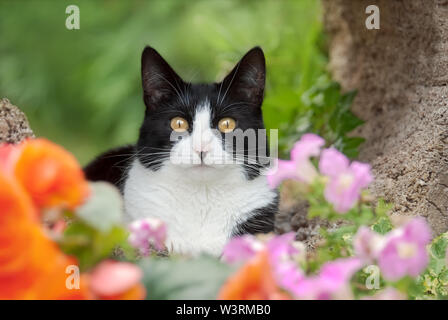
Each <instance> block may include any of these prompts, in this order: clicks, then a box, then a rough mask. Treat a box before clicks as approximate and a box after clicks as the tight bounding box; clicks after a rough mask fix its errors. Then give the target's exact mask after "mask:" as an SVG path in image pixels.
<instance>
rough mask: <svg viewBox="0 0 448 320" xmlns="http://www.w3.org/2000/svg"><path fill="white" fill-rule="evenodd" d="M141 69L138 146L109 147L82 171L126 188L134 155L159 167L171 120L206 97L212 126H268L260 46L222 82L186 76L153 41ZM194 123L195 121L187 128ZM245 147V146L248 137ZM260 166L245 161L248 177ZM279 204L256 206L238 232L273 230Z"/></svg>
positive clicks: (152, 167) (186, 115)
mask: <svg viewBox="0 0 448 320" xmlns="http://www.w3.org/2000/svg"><path fill="white" fill-rule="evenodd" d="M141 74H142V85H143V100H144V102H145V105H146V110H145V117H144V120H143V124H142V125H141V127H140V135H139V139H138V141H137V143H136V145H135V146H126V147H122V148H117V149H114V150H110V151H108V152H106V153H104V154H102V155H100V156H99V157H98V158H96V159H95V160H94V161H92V162H91V163H90V164H89V165H87V166H86V167H85V169H84V171H85V174H86V176H87V178H88V179H89V180H91V181H99V180H101V181H108V182H110V183H113V184H114V185H116V186H118V187H119V188H120V189H121V190H122V183H123V181H124V180H126V170H127V168H128V166H129V165H130V163H131V162H132V161H133V159H134V158H135V157H137V158H139V160H140V162H141V163H142V164H143V165H144V166H146V167H147V168H148V170H158V169H159V168H160V167H161V166H162V165H163V161H164V160H166V156H164V155H161V152H160V151H162V150H168V151H169V150H170V149H171V147H172V145H173V144H174V143H173V142H171V141H170V134H171V132H172V129H171V128H170V120H171V119H172V118H174V117H178V116H180V117H182V118H185V119H186V120H187V121H188V122H189V123H191V122H192V120H193V117H194V115H195V112H196V108H197V107H198V105H199V104H200V103H201V102H203V101H204V99H205V98H207V100H208V102H209V103H210V107H211V111H212V115H211V119H212V120H211V121H212V123H211V127H216V126H217V123H218V121H219V119H222V118H224V117H231V118H233V119H235V120H236V122H237V128H239V129H242V130H246V129H249V128H251V129H255V130H257V129H263V128H264V123H263V117H262V111H261V104H262V102H263V95H264V85H265V60H264V54H263V51H262V50H261V49H260V48H259V47H255V48H253V49H252V50H250V51H249V52H248V53H247V54H246V55H245V56H244V57H243V58H242V59H241V61H240V62H239V63H238V64H237V65H236V66H235V68H234V69H233V70H232V71H231V72H230V73H229V75H228V76H226V77H225V79H224V80H223V81H222V82H220V83H212V84H192V83H186V82H184V81H183V80H182V79H181V78H180V77H179V76H178V75H177V74H176V73H175V72H174V70H173V69H172V68H171V67H170V66H169V65H168V63H167V62H166V61H165V60H164V59H163V58H162V57H161V56H160V55H159V53H157V51H155V50H154V49H153V48H151V47H146V48H145V50H144V51H143V54H142V69H141ZM191 128H192V126H190V128H189V130H191ZM222 135H223V136H224V134H222ZM257 139H258V138H257ZM223 141H224V140H223ZM266 141H267V140H266ZM245 148H246V149H247V143H246V145H245ZM265 148H266V150H265ZM261 149H263V154H264V155H266V156H268V155H269V154H268V151H267V143H262V145H258V141H257V150H261ZM246 151H247V150H246ZM235 152H237V150H235ZM245 154H246V153H244V155H245ZM240 156H241V154H240ZM262 167H264V165H263V164H261V163H259V162H257V163H256V164H255V165H254V164H252V165H244V169H245V171H246V174H247V179H253V178H255V177H257V176H259V174H260V172H259V170H260V169H261V168H262ZM277 207H278V199H277V200H276V201H275V203H271V204H270V205H268V206H266V207H265V208H259V209H257V210H256V211H257V212H254V215H253V218H251V219H249V220H247V221H246V222H245V223H243V224H241V225H240V226H239V227H238V228H237V230H235V232H234V233H235V234H244V233H259V232H269V231H272V230H273V226H274V214H275V212H276V211H277Z"/></svg>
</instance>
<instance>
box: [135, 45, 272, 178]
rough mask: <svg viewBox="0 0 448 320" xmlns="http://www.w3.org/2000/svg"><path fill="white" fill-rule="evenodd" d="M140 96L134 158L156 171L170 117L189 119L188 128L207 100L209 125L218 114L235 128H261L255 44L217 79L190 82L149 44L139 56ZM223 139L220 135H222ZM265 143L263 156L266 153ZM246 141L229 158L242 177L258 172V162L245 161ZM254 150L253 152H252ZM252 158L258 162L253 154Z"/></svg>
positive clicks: (259, 55)
mask: <svg viewBox="0 0 448 320" xmlns="http://www.w3.org/2000/svg"><path fill="white" fill-rule="evenodd" d="M141 73H142V86H143V100H144V102H145V105H146V111H145V118H144V121H143V124H142V126H141V128H140V135H139V139H138V142H137V146H136V151H137V156H138V158H139V160H140V162H141V163H142V164H143V165H144V166H145V167H147V168H148V169H151V170H158V169H160V167H161V166H162V164H163V162H164V161H165V160H167V159H169V156H170V151H171V148H172V147H173V145H174V142H172V141H170V135H171V132H172V129H171V127H170V121H171V119H172V118H174V117H182V118H184V119H186V120H187V121H188V122H189V131H190V132H191V130H192V128H193V124H192V121H193V119H194V116H195V114H196V111H197V109H198V108H200V107H201V105H202V104H203V103H204V102H205V101H208V102H209V104H210V109H211V127H212V128H217V126H218V121H219V120H220V119H222V118H224V117H231V118H233V119H235V120H236V123H237V128H239V129H241V130H243V131H245V130H247V129H254V130H256V131H257V130H258V129H264V124H263V116H262V111H261V105H262V102H263V94H264V85H265V77H266V70H265V59H264V54H263V51H262V50H261V49H260V48H259V47H255V48H253V49H251V50H250V51H249V52H248V53H246V55H245V56H244V57H243V58H242V59H241V60H240V61H239V62H238V64H237V65H236V66H235V67H234V68H233V70H232V71H231V72H230V73H229V74H228V75H227V76H226V77H225V78H224V80H223V81H222V82H220V83H212V84H192V83H186V82H184V81H183V80H182V79H181V78H180V77H179V76H178V75H177V74H176V72H175V71H174V70H173V69H172V68H171V67H170V66H169V64H168V63H167V62H166V61H165V60H164V59H163V58H162V57H161V55H160V54H159V53H158V52H157V51H156V50H154V49H153V48H151V47H146V48H145V50H144V51H143V54H142V70H141ZM222 138H223V141H224V134H222ZM265 141H266V145H263V146H258V136H257V149H259V148H260V149H261V148H262V149H263V151H266V152H263V156H269V153H268V152H267V139H263V142H265ZM247 151H248V150H247V142H246V143H245V150H240V151H238V150H235V149H234V156H235V157H236V156H237V152H239V154H238V157H239V158H240V159H241V158H243V159H246V161H244V163H243V164H241V165H242V166H243V167H244V169H245V172H246V173H247V177H248V179H253V178H255V177H256V176H258V175H259V171H260V169H261V168H262V167H264V165H263V164H261V163H260V162H259V161H257V163H255V164H250V165H249V164H247ZM258 154H259V153H258ZM257 160H259V159H258V158H257Z"/></svg>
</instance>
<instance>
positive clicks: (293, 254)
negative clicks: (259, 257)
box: [222, 232, 305, 291]
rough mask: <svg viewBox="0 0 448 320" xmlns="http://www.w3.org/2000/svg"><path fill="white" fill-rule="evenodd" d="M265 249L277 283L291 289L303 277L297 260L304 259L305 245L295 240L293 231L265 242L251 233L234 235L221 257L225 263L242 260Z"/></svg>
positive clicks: (248, 258)
mask: <svg viewBox="0 0 448 320" xmlns="http://www.w3.org/2000/svg"><path fill="white" fill-rule="evenodd" d="M262 250H266V251H267V253H268V257H269V264H270V265H271V267H272V270H273V273H274V277H275V280H276V282H277V284H278V285H279V286H281V287H283V288H284V289H286V290H289V291H291V290H292V288H294V287H295V286H296V285H297V284H298V281H299V280H301V279H302V278H303V272H302V270H301V269H300V267H299V262H300V261H301V260H304V259H305V247H304V246H303V247H301V246H300V243H299V242H296V241H295V233H294V232H289V233H285V234H282V235H279V236H273V237H272V238H270V239H269V240H267V241H266V242H262V241H260V240H258V239H257V238H256V237H254V236H252V235H245V236H241V237H236V238H233V239H232V240H230V241H229V242H228V243H227V245H226V246H225V248H224V251H223V255H222V259H223V260H224V261H225V262H227V263H234V262H244V261H247V260H250V259H251V258H253V257H254V256H255V255H256V254H257V253H258V252H260V251H262Z"/></svg>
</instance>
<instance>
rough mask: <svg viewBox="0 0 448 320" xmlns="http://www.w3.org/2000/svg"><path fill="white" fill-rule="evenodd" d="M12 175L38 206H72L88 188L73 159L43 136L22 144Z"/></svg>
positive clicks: (79, 168)
mask: <svg viewBox="0 0 448 320" xmlns="http://www.w3.org/2000/svg"><path fill="white" fill-rule="evenodd" d="M15 176H16V177H17V179H18V180H19V181H20V182H21V183H22V184H23V186H24V188H25V189H26V190H27V191H28V193H29V194H30V195H31V197H32V199H33V201H34V203H35V204H36V205H37V206H38V207H39V208H50V207H61V208H68V209H74V208H75V207H77V206H78V205H80V204H81V203H82V202H83V201H84V200H85V198H86V197H87V196H88V193H89V188H88V184H87V181H86V180H85V179H84V173H83V171H82V169H81V167H80V166H79V164H78V162H77V161H76V159H75V158H74V157H73V156H72V155H71V154H70V153H68V152H67V151H65V150H64V149H63V148H62V147H60V146H58V145H56V144H54V143H52V142H50V141H48V140H45V139H31V140H27V141H26V142H24V143H23V146H22V149H21V153H20V157H19V159H18V160H17V162H16V165H15Z"/></svg>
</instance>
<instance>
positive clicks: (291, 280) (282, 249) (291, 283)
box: [267, 232, 306, 292]
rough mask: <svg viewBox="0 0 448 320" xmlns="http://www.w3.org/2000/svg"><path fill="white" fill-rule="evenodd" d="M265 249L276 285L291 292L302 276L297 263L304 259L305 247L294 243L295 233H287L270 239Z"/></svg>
mask: <svg viewBox="0 0 448 320" xmlns="http://www.w3.org/2000/svg"><path fill="white" fill-rule="evenodd" d="M267 248H268V254H269V260H270V263H271V265H272V267H273V270H274V276H275V278H276V280H277V283H278V284H279V285H280V286H281V287H283V288H284V289H286V290H288V291H291V292H292V290H294V288H295V287H296V286H297V285H298V283H299V281H301V280H302V279H303V276H304V275H303V271H302V270H301V269H300V267H299V262H300V261H301V260H304V259H305V253H306V252H305V246H303V245H302V246H301V243H300V242H295V233H294V232H289V233H285V234H283V235H280V236H276V237H273V238H272V239H270V240H269V242H268V243H267Z"/></svg>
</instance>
